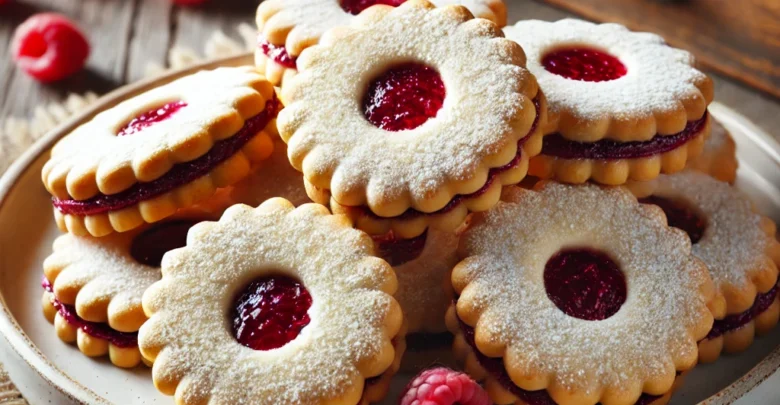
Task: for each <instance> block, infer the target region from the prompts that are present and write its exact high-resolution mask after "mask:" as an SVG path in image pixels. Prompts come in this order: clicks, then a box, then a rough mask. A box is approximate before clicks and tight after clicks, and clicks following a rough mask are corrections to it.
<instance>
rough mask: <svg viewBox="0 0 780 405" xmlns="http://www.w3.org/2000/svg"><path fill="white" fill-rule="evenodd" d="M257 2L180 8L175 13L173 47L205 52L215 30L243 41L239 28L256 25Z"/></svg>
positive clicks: (228, 0)
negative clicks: (238, 32)
mask: <svg viewBox="0 0 780 405" xmlns="http://www.w3.org/2000/svg"><path fill="white" fill-rule="evenodd" d="M258 3H259V2H256V1H246V0H223V1H219V2H210V3H208V4H207V5H205V6H203V7H198V8H192V7H180V8H177V9H176V10H175V13H176V17H175V22H176V24H175V27H176V30H175V38H174V41H173V46H181V47H188V48H191V49H194V50H196V51H197V52H202V50H203V47H204V45H205V43H206V41H207V40H208V38H209V37H210V36H211V34H212V33H213V32H214V31H215V30H218V29H219V30H222V31H224V32H225V34H227V35H228V36H229V37H231V38H233V39H236V40H239V39H240V37H239V35H238V34H237V33H236V26H238V24H240V23H242V22H243V23H250V24H254V17H255V10H256V9H257V4H258Z"/></svg>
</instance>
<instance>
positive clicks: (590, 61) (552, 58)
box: [542, 48, 628, 82]
mask: <svg viewBox="0 0 780 405" xmlns="http://www.w3.org/2000/svg"><path fill="white" fill-rule="evenodd" d="M542 66H544V68H545V69H546V70H547V71H548V72H550V73H554V74H556V75H558V76H563V77H565V78H567V79H571V80H579V81H583V82H606V81H610V80H615V79H619V78H621V77H623V76H625V75H626V73H627V72H628V70H627V69H626V65H624V64H623V62H621V61H620V60H619V59H618V58H616V57H614V56H612V55H610V54H608V53H606V52H603V51H599V50H596V49H589V48H568V49H559V50H556V51H552V52H550V53H548V54H546V55H544V58H542Z"/></svg>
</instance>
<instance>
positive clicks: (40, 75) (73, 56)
mask: <svg viewBox="0 0 780 405" xmlns="http://www.w3.org/2000/svg"><path fill="white" fill-rule="evenodd" d="M0 1H2V0H0ZM11 44H12V45H11V46H12V48H11V49H12V54H13V59H14V61H15V62H16V65H17V66H18V67H19V68H20V69H22V70H23V71H25V72H26V73H27V74H29V75H30V76H32V77H33V78H35V79H36V80H39V81H41V82H54V81H58V80H61V79H64V78H66V77H68V76H70V75H72V74H74V73H76V72H78V71H79V70H81V69H82V68H83V67H84V64H85V63H86V60H87V57H88V56H89V48H90V47H89V42H88V41H87V38H86V37H85V36H84V34H83V33H82V32H81V30H80V29H79V28H78V27H77V26H76V24H74V23H73V22H72V21H71V20H69V19H67V18H66V17H65V16H62V15H60V14H56V13H41V14H36V15H33V16H32V17H30V18H28V19H27V21H25V22H23V23H22V24H21V25H19V27H17V28H16V32H14V37H13V40H12V42H11Z"/></svg>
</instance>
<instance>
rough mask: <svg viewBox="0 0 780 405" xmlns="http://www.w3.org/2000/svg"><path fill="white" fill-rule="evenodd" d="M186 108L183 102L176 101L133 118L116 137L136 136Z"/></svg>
mask: <svg viewBox="0 0 780 405" xmlns="http://www.w3.org/2000/svg"><path fill="white" fill-rule="evenodd" d="M186 106H187V103H185V102H184V101H176V102H173V103H168V104H165V105H164V106H162V107H160V108H155V109H153V110H150V111H147V112H145V113H143V114H141V115H139V116H137V117H135V118H133V119H132V120H131V121H130V122H129V123H127V125H125V126H124V127H123V128H122V129H120V130H119V132H118V133H117V134H116V135H117V136H127V135H133V134H137V133H139V132H141V131H142V130H144V129H145V128H149V127H151V126H152V125H154V124H156V123H158V122H161V121H165V120H167V119H168V118H171V116H173V114H176V112H177V111H179V110H181V109H182V108H184V107H186Z"/></svg>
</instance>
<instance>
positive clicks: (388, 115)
mask: <svg viewBox="0 0 780 405" xmlns="http://www.w3.org/2000/svg"><path fill="white" fill-rule="evenodd" d="M445 95H446V90H445V89H444V82H443V81H442V80H441V76H440V75H439V72H437V71H436V70H435V69H433V68H431V67H429V66H425V65H421V64H418V63H407V64H403V65H399V66H395V67H393V68H392V69H390V70H388V71H387V72H385V73H383V74H382V75H381V76H379V77H378V78H377V79H375V80H374V81H373V82H371V84H370V85H369V87H368V92H367V93H366V95H365V98H364V99H363V113H364V114H365V116H366V119H368V120H369V121H370V122H371V123H372V124H374V125H376V126H377V127H379V128H382V129H384V130H386V131H393V132H396V131H404V130H409V129H414V128H417V127H419V126H420V125H422V124H424V123H425V122H426V121H428V120H429V119H431V118H433V117H435V116H436V113H438V111H439V110H440V109H441V106H442V105H443V104H444V97H445Z"/></svg>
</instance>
